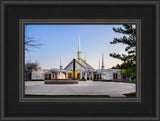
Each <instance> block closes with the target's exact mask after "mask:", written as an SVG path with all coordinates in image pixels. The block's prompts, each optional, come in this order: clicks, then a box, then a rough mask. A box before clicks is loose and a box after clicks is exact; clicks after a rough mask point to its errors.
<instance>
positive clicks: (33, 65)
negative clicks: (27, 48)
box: [25, 60, 41, 70]
mask: <svg viewBox="0 0 160 121" xmlns="http://www.w3.org/2000/svg"><path fill="white" fill-rule="evenodd" d="M32 69H34V70H38V69H41V67H40V66H39V62H38V61H37V60H36V61H35V62H31V61H30V60H28V61H27V62H26V63H25V70H32Z"/></svg>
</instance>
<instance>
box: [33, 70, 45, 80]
mask: <svg viewBox="0 0 160 121" xmlns="http://www.w3.org/2000/svg"><path fill="white" fill-rule="evenodd" d="M32 79H45V76H44V72H38V71H32Z"/></svg>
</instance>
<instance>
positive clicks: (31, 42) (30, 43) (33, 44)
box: [24, 25, 43, 52]
mask: <svg viewBox="0 0 160 121" xmlns="http://www.w3.org/2000/svg"><path fill="white" fill-rule="evenodd" d="M24 36H25V41H24V44H25V51H27V52H29V51H30V50H31V49H32V48H40V46H42V45H43V44H42V43H40V41H39V40H37V39H34V38H33V37H32V36H31V35H30V34H29V30H28V28H27V25H26V26H25V35H24Z"/></svg>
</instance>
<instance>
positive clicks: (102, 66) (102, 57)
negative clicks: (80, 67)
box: [102, 53, 104, 70]
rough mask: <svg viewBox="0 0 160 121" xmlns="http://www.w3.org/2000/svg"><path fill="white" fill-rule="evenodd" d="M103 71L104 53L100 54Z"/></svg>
mask: <svg viewBox="0 0 160 121" xmlns="http://www.w3.org/2000/svg"><path fill="white" fill-rule="evenodd" d="M103 69H104V53H102V70H103Z"/></svg>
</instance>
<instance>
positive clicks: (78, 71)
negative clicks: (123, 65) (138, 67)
mask: <svg viewBox="0 0 160 121" xmlns="http://www.w3.org/2000/svg"><path fill="white" fill-rule="evenodd" d="M60 74H63V75H65V79H84V80H120V79H121V78H122V75H121V70H120V69H105V66H104V55H103V54H102V66H101V68H99V69H94V68H93V67H92V66H91V65H90V64H88V63H87V62H86V59H82V56H81V48H80V37H79V45H78V52H77V59H73V60H71V61H70V63H69V64H68V65H66V67H64V68H63V66H62V61H61V59H60V66H59V69H56V68H51V69H49V70H45V69H43V70H37V71H35V70H32V74H31V79H32V80H38V79H42V80H52V79H58V78H59V75H60Z"/></svg>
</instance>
